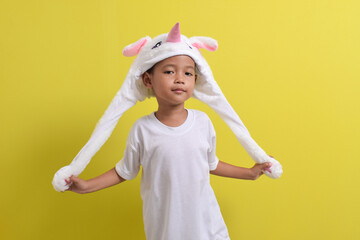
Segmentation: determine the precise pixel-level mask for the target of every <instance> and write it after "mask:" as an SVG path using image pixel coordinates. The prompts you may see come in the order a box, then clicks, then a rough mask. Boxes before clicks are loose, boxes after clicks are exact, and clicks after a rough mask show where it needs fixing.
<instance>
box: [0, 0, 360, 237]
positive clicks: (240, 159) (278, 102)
mask: <svg viewBox="0 0 360 240" xmlns="http://www.w3.org/2000/svg"><path fill="white" fill-rule="evenodd" d="M359 12H360V3H359V1H356V0H352V1H351V0H298V1H296V0H272V1H266V0H233V1H231V0H222V1H215V0H182V1H170V0H167V1H156V0H154V1H144V0H138V1H121V0H118V1H115V0H105V1H100V0H99V1H93V0H90V1H85V0H78V1H68V0H62V1H55V0H54V1H50V0H42V1H40V0H32V1H27V0H22V1H21V0H0V114H1V115H0V171H1V173H0V184H1V185H0V186H1V193H0V194H1V196H0V239H4V240H5V239H6V240H13V239H16V240H17V239H31V240H32V239H54V240H55V239H68V240H70V239H88V240H90V239H130V240H132V239H134V240H138V239H139V240H141V239H145V237H144V230H143V223H142V202H141V198H140V177H141V176H140V175H141V174H139V176H138V177H137V178H136V179H135V180H133V181H128V182H125V183H123V184H120V185H118V186H116V187H113V188H109V189H106V190H103V191H100V192H97V193H93V194H89V195H77V194H74V193H70V192H66V193H59V192H56V191H55V190H54V189H53V187H52V185H51V180H52V178H53V175H54V173H55V172H56V171H57V170H58V169H59V168H61V167H63V166H65V165H67V164H69V163H70V162H71V161H72V159H73V158H74V157H75V155H76V154H77V153H78V151H79V150H80V149H81V148H82V147H83V146H84V144H85V143H86V142H87V140H88V139H89V137H90V135H91V133H92V131H93V129H94V127H95V125H96V122H97V121H98V120H99V119H100V117H101V116H102V114H103V113H104V111H105V109H106V108H107V106H108V105H109V103H110V102H111V100H112V98H113V97H114V95H115V93H116V92H117V91H118V89H119V88H120V86H121V84H122V82H123V80H124V79H125V76H126V74H127V71H128V69H129V67H130V65H131V63H132V61H133V60H134V58H127V57H124V56H122V54H121V52H122V49H123V47H125V46H126V45H128V44H130V43H133V42H135V41H137V40H138V39H140V38H142V37H144V36H146V35H148V36H150V37H155V36H157V35H159V34H161V33H166V32H169V31H170V29H171V27H172V26H173V25H174V24H175V23H176V22H178V21H179V22H180V27H181V31H182V33H183V34H185V35H186V36H188V37H191V36H210V37H212V38H214V39H216V40H218V43H219V48H218V50H217V51H216V52H206V51H202V53H203V55H204V56H205V57H206V59H207V61H208V63H209V64H210V66H211V68H212V70H213V73H214V76H215V79H216V80H217V82H218V84H219V85H220V87H221V89H222V91H223V92H224V94H225V96H226V97H227V99H228V100H229V102H230V103H231V105H232V106H233V107H234V109H235V110H236V112H237V113H238V114H239V116H240V117H241V119H242V120H243V122H244V123H245V125H246V126H247V128H248V129H249V131H250V133H251V135H252V136H253V138H254V139H255V140H256V141H257V142H258V143H259V145H260V146H261V147H262V148H263V149H264V150H265V151H266V152H267V153H268V154H270V155H273V156H275V158H276V159H278V160H279V161H280V162H281V163H282V165H283V168H284V174H283V176H282V177H281V178H280V179H278V180H273V179H270V178H267V177H265V176H264V177H262V178H261V179H259V180H257V181H240V180H233V179H226V178H221V177H216V176H212V177H211V183H212V186H213V188H214V191H215V194H216V196H217V199H218V202H219V204H220V207H221V210H222V213H223V217H224V219H225V222H226V223H227V226H228V229H229V233H230V236H231V239H233V240H239V239H247V240H257V239H274V240H293V239H294V240H300V239H301V240H304V239H306V240H308V239H314V240H315V239H328V240H335V239H341V240H343V239H346V240H347V239H354V240H355V239H360V228H359V222H360V217H359V215H360V208H359V203H360V201H359V200H360V197H359V184H360V181H359V177H358V176H357V172H358V170H359V168H360V163H359V160H360V159H359V155H360V147H359V138H360V128H359V122H360V113H359V107H360V97H359V90H360V83H359V81H360V73H359V63H360V44H359V43H360V15H359ZM187 107H188V108H196V109H200V110H202V111H205V112H206V113H207V114H208V115H209V116H210V118H211V120H212V121H213V123H214V126H215V128H216V132H217V155H218V157H219V158H220V159H221V160H222V161H225V162H228V163H231V164H235V165H238V166H245V167H251V166H252V165H253V161H252V160H251V159H250V157H249V156H248V155H247V154H246V152H245V151H244V150H243V148H242V147H241V145H240V144H239V143H238V142H237V140H236V138H235V137H234V135H233V134H232V132H231V131H230V130H229V128H228V127H227V126H226V125H225V123H224V122H223V121H222V120H221V119H220V118H219V117H218V116H217V115H216V114H215V113H214V112H213V110H211V109H210V108H208V107H207V106H205V105H204V104H202V103H200V102H198V101H196V100H190V101H189V102H188V103H187ZM155 110H156V102H155V100H154V99H148V100H145V101H144V102H141V103H138V104H137V105H136V106H135V107H133V108H132V109H131V110H129V111H128V112H126V113H125V115H124V116H123V117H122V118H121V120H120V121H119V123H118V126H117V127H116V129H115V131H114V133H113V135H112V137H111V138H110V139H109V140H108V142H107V143H106V144H105V145H104V146H103V148H102V149H101V150H100V151H99V152H98V153H97V154H96V155H95V157H94V158H93V160H92V162H91V163H90V165H89V166H88V167H87V169H86V170H85V171H84V172H83V174H82V175H81V177H83V178H85V179H87V178H91V177H94V176H97V175H99V174H101V173H103V172H105V171H107V170H108V169H110V168H112V167H114V166H115V164H116V163H117V162H118V161H119V160H120V159H121V158H122V155H123V151H124V148H125V142H126V137H127V134H128V132H129V129H130V127H131V125H132V124H133V123H134V121H135V120H136V119H138V118H139V117H141V116H144V115H146V114H149V113H151V112H153V111H155ZM185 240H186V239H185Z"/></svg>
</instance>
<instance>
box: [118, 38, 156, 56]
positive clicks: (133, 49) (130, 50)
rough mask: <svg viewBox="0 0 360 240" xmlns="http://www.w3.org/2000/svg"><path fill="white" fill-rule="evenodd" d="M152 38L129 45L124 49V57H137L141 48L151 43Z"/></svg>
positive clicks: (142, 39)
mask: <svg viewBox="0 0 360 240" xmlns="http://www.w3.org/2000/svg"><path fill="white" fill-rule="evenodd" d="M150 40H151V38H150V37H148V36H146V37H143V38H141V39H140V40H138V41H137V42H135V43H132V44H130V45H127V46H126V47H124V49H123V55H124V56H125V57H132V56H136V55H137V54H138V53H139V52H140V50H141V48H142V47H143V46H144V45H145V44H146V43H147V42H150Z"/></svg>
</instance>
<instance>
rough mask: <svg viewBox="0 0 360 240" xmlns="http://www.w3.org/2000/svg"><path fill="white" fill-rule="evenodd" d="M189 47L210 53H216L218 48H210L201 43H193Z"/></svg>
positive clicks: (215, 46)
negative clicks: (202, 49)
mask: <svg viewBox="0 0 360 240" xmlns="http://www.w3.org/2000/svg"><path fill="white" fill-rule="evenodd" d="M191 45H192V46H193V47H196V48H197V49H201V48H205V49H206V50H208V51H211V52H213V51H216V49H217V47H218V46H217V45H214V46H210V45H208V44H205V43H202V42H195V43H193V44H191Z"/></svg>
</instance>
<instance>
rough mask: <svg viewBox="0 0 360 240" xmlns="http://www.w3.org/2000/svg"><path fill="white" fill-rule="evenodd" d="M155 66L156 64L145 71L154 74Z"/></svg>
mask: <svg viewBox="0 0 360 240" xmlns="http://www.w3.org/2000/svg"><path fill="white" fill-rule="evenodd" d="M154 67H155V65H154V66H152V67H151V68H149V69H148V70H146V71H145V72H147V73H148V74H152V73H153V71H154Z"/></svg>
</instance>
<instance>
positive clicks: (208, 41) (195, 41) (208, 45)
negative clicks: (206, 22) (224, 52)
mask: <svg viewBox="0 0 360 240" xmlns="http://www.w3.org/2000/svg"><path fill="white" fill-rule="evenodd" d="M189 40H190V43H191V45H192V46H193V47H196V48H197V49H201V48H204V49H206V50H208V51H211V52H213V51H216V49H217V48H218V43H217V41H216V40H215V39H212V38H210V37H191V38H190V39H189Z"/></svg>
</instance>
